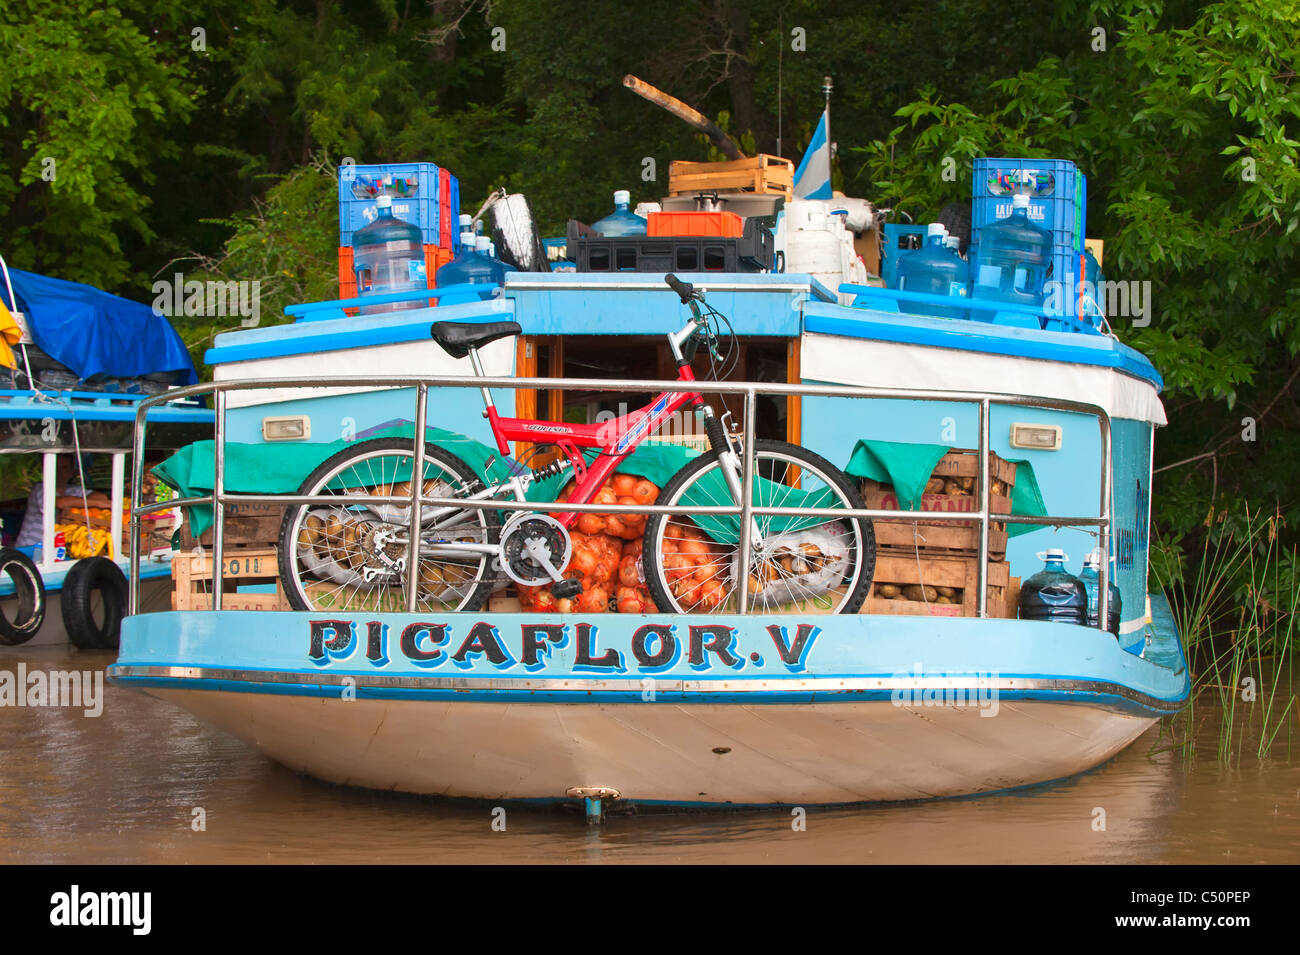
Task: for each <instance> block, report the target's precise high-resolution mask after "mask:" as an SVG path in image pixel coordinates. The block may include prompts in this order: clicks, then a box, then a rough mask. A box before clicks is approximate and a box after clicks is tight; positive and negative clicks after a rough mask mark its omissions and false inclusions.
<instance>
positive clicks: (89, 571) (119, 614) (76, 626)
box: [62, 557, 126, 650]
mask: <svg viewBox="0 0 1300 955" xmlns="http://www.w3.org/2000/svg"><path fill="white" fill-rule="evenodd" d="M96 591H98V592H99V595H100V597H101V599H102V600H103V602H104V619H103V621H102V622H100V623H96V622H95V615H94V612H93V611H92V600H93V598H94V596H95V593H96ZM62 602H63V627H64V629H65V630H67V631H68V639H69V640H71V641H72V643H73V646H76V647H78V648H79V649H82V650H116V649H117V644H118V640H119V638H120V637H121V633H122V618H123V617H124V616H126V575H125V574H124V573H122V568H121V567H119V566H117V564H116V563H115V562H114V561H112V560H109V559H108V558H107V557H86V558H84V559H82V560H79V561H77V562H76V563H75V564H73V565H72V569H71V570H69V571H68V575H67V576H66V577H65V578H63V597H62Z"/></svg>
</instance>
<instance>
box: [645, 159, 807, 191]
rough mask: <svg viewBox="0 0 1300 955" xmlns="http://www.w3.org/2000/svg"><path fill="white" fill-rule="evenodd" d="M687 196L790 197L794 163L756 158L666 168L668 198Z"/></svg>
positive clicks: (680, 164) (674, 165) (672, 165)
mask: <svg viewBox="0 0 1300 955" xmlns="http://www.w3.org/2000/svg"><path fill="white" fill-rule="evenodd" d="M688 192H754V193H763V194H771V195H782V196H785V197H786V198H787V199H790V198H792V197H793V196H794V163H793V162H791V161H790V160H789V159H782V158H781V157H780V156H769V155H766V154H760V155H758V156H753V157H750V158H748V159H735V160H731V161H729V162H683V161H682V160H676V161H674V162H673V163H672V164H671V165H669V167H668V194H669V195H670V196H677V195H681V194H683V193H688Z"/></svg>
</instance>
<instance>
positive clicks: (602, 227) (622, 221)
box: [592, 189, 646, 237]
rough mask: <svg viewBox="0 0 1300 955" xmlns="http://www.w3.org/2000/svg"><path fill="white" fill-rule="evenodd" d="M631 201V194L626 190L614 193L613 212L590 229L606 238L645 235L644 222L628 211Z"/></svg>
mask: <svg viewBox="0 0 1300 955" xmlns="http://www.w3.org/2000/svg"><path fill="white" fill-rule="evenodd" d="M631 201H632V194H631V193H630V192H628V191H627V190H626V189H620V190H618V192H616V193H614V211H613V212H611V213H610V214H609V215H607V216H605V218H603V219H601V220H600V221H599V222H597V223H595V224H594V225H592V228H593V229H595V230H596V231H597V232H599V233H600V234H601V235H603V236H606V237H612V236H619V235H645V234H646V221H645V219H642V218H641V217H640V216H639V215H637V214H636V213H635V212H631V211H629V210H628V204H629V203H630V202H631Z"/></svg>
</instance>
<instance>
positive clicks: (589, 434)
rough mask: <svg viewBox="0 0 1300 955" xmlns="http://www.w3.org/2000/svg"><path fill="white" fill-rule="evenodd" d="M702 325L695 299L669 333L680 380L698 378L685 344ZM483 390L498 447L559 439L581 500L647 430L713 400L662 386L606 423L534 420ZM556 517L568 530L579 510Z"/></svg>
mask: <svg viewBox="0 0 1300 955" xmlns="http://www.w3.org/2000/svg"><path fill="white" fill-rule="evenodd" d="M701 326H702V319H701V317H700V311H699V306H697V305H696V304H695V303H694V302H691V319H690V321H689V322H687V324H686V325H684V326H683V327H682V328H681V329H679V330H678V331H676V332H674V333H671V334H669V336H668V342H669V345H670V347H671V348H672V352H673V356H674V357H675V358H676V359H677V380H678V381H695V374H694V372H692V371H691V365H690V362H689V361H688V360H686V359H685V358H684V357H683V354H682V347H683V346H684V344H685V343H686V342H687V341H688V340H689V339H690V337H691V336H692V335H693V334H695V332H696V331H697V330H698V329H699V328H700V327H701ZM469 357H470V362H471V364H472V365H473V368H474V374H475V375H476V376H479V377H483V366H482V364H481V363H480V361H479V357H478V350H477V349H470V353H469ZM481 390H482V392H483V402H484V404H485V405H486V406H487V411H486V415H487V419H488V423H489V424H490V425H491V428H492V434H493V436H494V437H495V438H496V442H497V449H498V450H499V451H500V452H501V453H502V454H507V455H508V454H510V445H509V443H508V442H510V441H531V442H538V441H539V439H541V440H542V441H543V442H545V443H550V444H555V445H558V446H559V448H560V450H562V451H563V452H564V454H565V457H566V458H568V462H569V465H570V466H571V467H572V468H573V471H574V474H575V475H576V480H577V486H576V487H575V488H574V491H573V494H572V495H571V496H570V499H571V500H573V501H574V502H576V503H578V504H586V503H589V502H590V501H591V499H592V498H594V497H595V496H596V493H597V491H599V490H600V488H601V486H602V485H603V484H604V483H605V480H606V479H607V478H608V477H609V476H610V475H611V474H612V473H613V472H614V469H615V468H617V467H618V465H619V464H621V463H622V462H623V460H624V459H625V458H626V457H627V456H628V455H629V454H631V453H632V452H633V451H634V450H635V449H636V447H637V446H638V445H639V444H640V443H641V442H642V441H643V440H644V439H645V438H646V436H648V435H649V434H651V433H652V432H653V431H654V430H655V429H656V428H658V427H659V426H660V425H661V424H663V423H664V421H666V420H667V419H668V418H669V417H670V416H671V415H673V414H674V413H676V412H677V411H679V410H680V409H682V408H683V407H686V406H687V405H690V406H691V408H692V409H697V408H701V407H703V408H705V409H706V413H707V411H708V405H707V404H705V402H704V398H703V396H702V395H701V394H700V393H699V392H697V391H663V392H660V393H659V394H658V395H656V396H655V398H654V400H653V401H651V402H650V403H649V404H648V405H646V406H644V407H642V408H637V409H636V410H634V411H630V412H628V413H627V414H625V415H620V416H619V417H617V418H615V419H613V420H611V421H606V422H603V423H601V424H574V423H570V422H566V421H534V420H531V419H528V418H507V417H503V416H502V415H500V414H498V413H497V409H496V404H495V402H494V401H493V400H492V393H491V392H490V391H488V389H487V388H483V389H481ZM581 448H599V449H600V450H601V452H602V453H601V454H600V455H599V456H598V457H597V458H596V460H595V461H594V462H593V463H592V464H591V465H588V464H587V463H586V460H585V459H584V458H583V456H582V452H581V451H580V449H581ZM554 517H555V519H556V520H557V521H559V522H560V523H561V524H562V525H564V527H565V529H568V530H571V529H572V528H573V526H574V525H575V524H576V523H577V521H578V514H576V513H575V512H573V511H568V512H565V513H557V514H555V515H554Z"/></svg>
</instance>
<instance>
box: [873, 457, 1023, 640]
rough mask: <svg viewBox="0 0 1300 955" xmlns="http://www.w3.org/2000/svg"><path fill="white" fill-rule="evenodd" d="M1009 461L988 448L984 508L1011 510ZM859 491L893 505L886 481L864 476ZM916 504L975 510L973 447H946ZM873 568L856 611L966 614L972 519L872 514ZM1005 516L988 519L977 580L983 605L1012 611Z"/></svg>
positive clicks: (971, 603) (974, 554) (972, 568)
mask: <svg viewBox="0 0 1300 955" xmlns="http://www.w3.org/2000/svg"><path fill="white" fill-rule="evenodd" d="M1015 483H1016V466H1015V465H1014V464H1012V463H1011V462H1009V461H1005V460H1003V459H1002V458H1001V457H999V456H998V455H997V454H995V453H993V452H990V453H989V510H990V512H991V513H994V514H1010V513H1011V489H1012V488H1013V487H1014V486H1015ZM862 496H863V499H864V501H865V503H866V506H867V507H869V508H876V509H880V510H899V509H900V507H899V503H898V496H897V495H896V494H895V493H894V488H893V487H892V486H890V485H888V484H882V483H880V482H877V481H870V480H865V481H863V482H862ZM920 510H924V511H970V512H974V511H978V510H979V458H978V456H977V455H976V453H975V452H974V451H969V450H954V451H950V452H949V453H948V454H946V455H944V456H943V458H942V459H941V460H940V461H939V463H938V464H937V465H936V466H935V469H934V471H933V472H932V473H931V475H930V479H929V481H927V483H926V486H925V492H924V493H923V494H922V496H921V504H920ZM873 524H874V529H875V533H876V568H875V574H874V575H873V578H872V584H871V593H870V594H869V595H868V597H867V602H866V605H865V606H864V608H863V612H864V613H888V614H909V615H928V616H939V617H944V616H946V617H974V616H977V614H978V611H979V552H980V524H979V521H978V520H970V521H938V520H924V519H919V520H905V519H897V520H876V521H874V522H873ZM1006 551H1007V528H1006V524H1005V523H997V522H994V523H990V525H989V562H988V569H987V576H986V579H985V582H986V585H987V588H988V612H989V615H990V616H993V617H1014V616H1015V601H1016V597H1017V591H1018V585H1019V581H1018V579H1016V578H1014V577H1011V575H1010V569H1009V566H1008V564H1007V561H1006Z"/></svg>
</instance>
